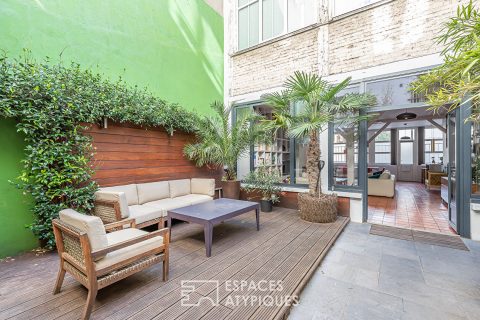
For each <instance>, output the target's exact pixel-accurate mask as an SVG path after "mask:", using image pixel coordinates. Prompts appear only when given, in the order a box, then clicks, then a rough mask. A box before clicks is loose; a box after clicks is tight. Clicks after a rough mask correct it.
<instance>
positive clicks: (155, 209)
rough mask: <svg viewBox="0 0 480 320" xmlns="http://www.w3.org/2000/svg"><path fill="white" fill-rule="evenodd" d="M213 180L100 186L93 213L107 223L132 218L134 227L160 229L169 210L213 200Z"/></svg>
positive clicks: (196, 179)
mask: <svg viewBox="0 0 480 320" xmlns="http://www.w3.org/2000/svg"><path fill="white" fill-rule="evenodd" d="M214 194H215V179H201V178H193V179H181V180H171V181H159V182H149V183H138V184H128V185H121V186H114V187H104V188H100V189H99V190H98V191H97V192H96V193H95V208H94V212H93V214H94V215H96V216H98V217H100V219H102V221H103V223H105V224H108V223H112V222H116V221H121V220H124V219H134V220H135V224H136V227H137V228H144V227H147V226H150V225H153V224H158V226H159V228H163V227H164V225H165V221H166V216H167V212H168V210H172V209H177V208H181V207H186V206H191V205H194V204H199V203H202V202H206V201H211V200H213V197H214Z"/></svg>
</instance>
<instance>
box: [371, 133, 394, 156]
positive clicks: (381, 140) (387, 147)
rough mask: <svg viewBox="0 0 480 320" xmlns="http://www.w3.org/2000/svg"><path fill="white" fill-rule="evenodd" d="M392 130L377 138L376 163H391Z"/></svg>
mask: <svg viewBox="0 0 480 320" xmlns="http://www.w3.org/2000/svg"><path fill="white" fill-rule="evenodd" d="M391 139H392V138H391V132H390V130H385V131H383V132H382V133H380V134H379V135H378V136H376V137H375V163H378V164H390V162H391V151H392V141H391Z"/></svg>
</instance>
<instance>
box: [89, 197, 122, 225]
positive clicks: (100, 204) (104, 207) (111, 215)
mask: <svg viewBox="0 0 480 320" xmlns="http://www.w3.org/2000/svg"><path fill="white" fill-rule="evenodd" d="M92 214H93V215H95V216H97V217H100V219H102V221H103V223H105V224H108V223H111V222H116V221H120V220H122V214H121V212H120V203H119V202H118V201H114V200H106V199H95V201H94V208H93V211H92Z"/></svg>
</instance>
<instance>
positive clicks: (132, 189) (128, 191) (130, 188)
mask: <svg viewBox="0 0 480 320" xmlns="http://www.w3.org/2000/svg"><path fill="white" fill-rule="evenodd" d="M100 191H114V192H125V196H126V197H127V203H128V205H129V206H133V205H135V204H138V194H137V185H136V184H127V185H123V186H115V187H105V188H100Z"/></svg>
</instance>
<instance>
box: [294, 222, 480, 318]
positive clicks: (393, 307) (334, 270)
mask: <svg viewBox="0 0 480 320" xmlns="http://www.w3.org/2000/svg"><path fill="white" fill-rule="evenodd" d="M369 230H370V225H369V224H357V223H350V224H349V225H348V226H347V228H346V229H345V231H344V232H343V234H342V236H340V237H339V239H338V240H337V242H336V243H335V245H334V246H333V247H332V248H331V250H330V252H329V253H328V254H327V256H326V257H325V260H324V261H323V262H322V264H321V265H320V267H319V268H318V270H317V271H316V273H315V274H314V276H313V277H312V279H311V280H310V282H309V283H308V284H307V286H306V287H305V289H304V290H303V292H302V294H301V296H300V304H299V305H298V306H295V307H294V308H292V310H291V314H290V317H289V319H295V320H296V319H301V320H303V319H315V320H318V319H368V320H372V319H402V320H409V319H422V320H429V319H432V320H433V319H434V320H443V319H452V320H456V319H468V320H473V319H476V320H477V319H479V318H480V317H479V315H480V269H479V266H480V243H479V242H475V241H471V240H466V241H465V243H466V244H467V246H468V247H469V248H470V250H471V251H461V250H454V249H451V248H444V247H438V246H432V245H427V244H421V243H415V242H412V241H405V240H398V239H391V238H386V237H379V236H374V235H370V234H369Z"/></svg>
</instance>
